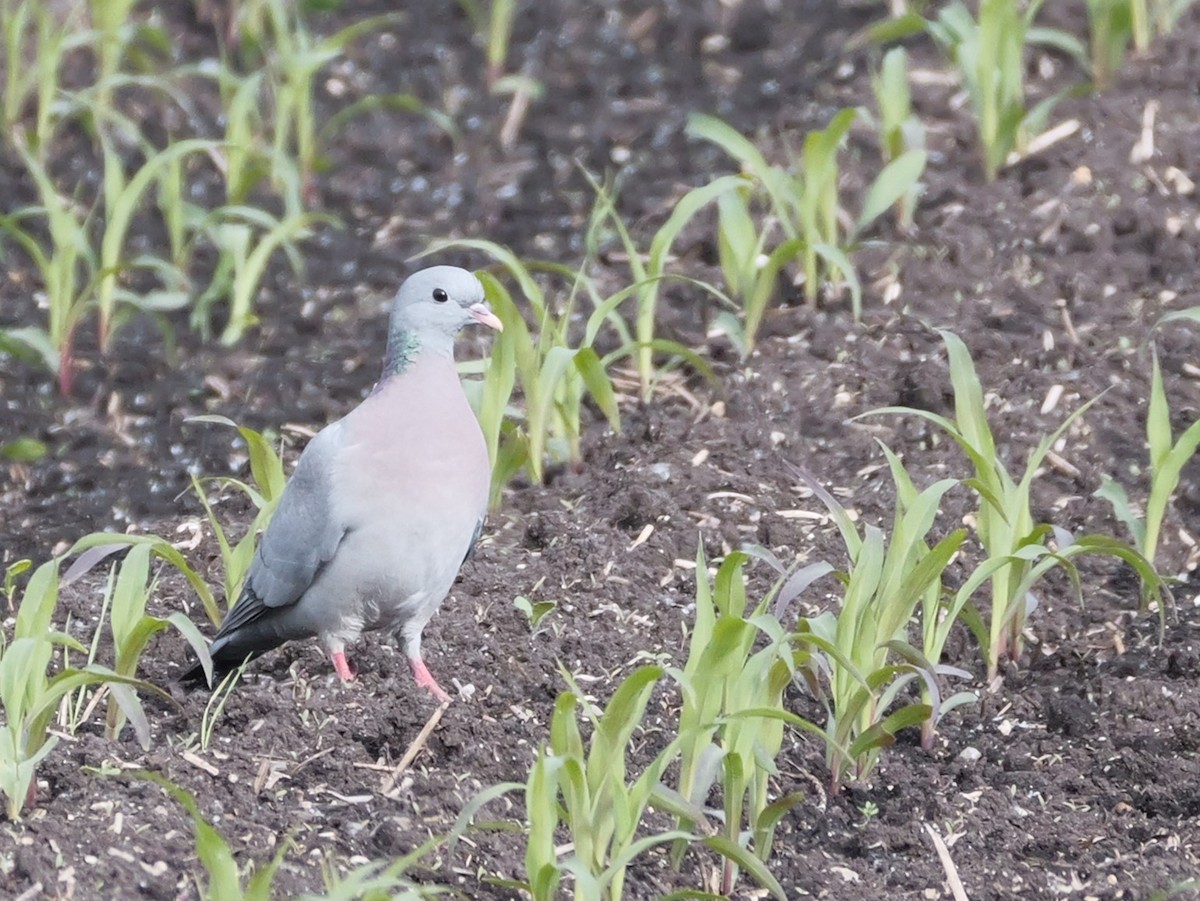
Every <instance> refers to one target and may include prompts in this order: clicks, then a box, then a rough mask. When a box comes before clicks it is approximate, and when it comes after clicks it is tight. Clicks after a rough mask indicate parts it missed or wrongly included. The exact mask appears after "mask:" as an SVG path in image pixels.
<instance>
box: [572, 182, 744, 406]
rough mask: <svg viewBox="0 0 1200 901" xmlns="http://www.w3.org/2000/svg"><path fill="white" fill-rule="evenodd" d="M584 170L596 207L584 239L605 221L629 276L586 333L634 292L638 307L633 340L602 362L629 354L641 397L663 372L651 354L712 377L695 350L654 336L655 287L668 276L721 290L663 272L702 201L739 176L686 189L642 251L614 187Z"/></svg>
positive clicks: (651, 389) (599, 309)
mask: <svg viewBox="0 0 1200 901" xmlns="http://www.w3.org/2000/svg"><path fill="white" fill-rule="evenodd" d="M584 174H585V175H586V176H587V179H588V181H589V182H590V183H591V185H592V188H593V190H595V192H596V207H595V209H594V211H593V213H592V220H591V224H590V225H589V228H588V242H589V244H590V245H594V244H595V243H596V242H597V241H598V235H599V233H600V230H601V228H602V226H603V225H604V224H605V223H608V224H609V225H610V226H611V227H612V229H613V231H614V232H615V233H616V235H617V238H618V240H619V243H620V245H621V248H622V250H623V251H624V253H625V256H626V258H627V260H628V264H629V274H630V278H631V281H632V284H631V285H630V286H629V288H627V289H626V290H624V291H621V292H618V293H617V294H616V295H614V296H613V297H611V298H608V299H607V300H605V301H603V303H602V304H601V306H599V307H597V311H596V312H597V316H598V317H599V318H597V316H593V319H592V323H591V324H590V325H589V332H594V330H595V328H598V323H599V322H600V321H607V320H608V319H609V318H610V316H611V314H612V313H614V312H615V311H616V309H617V307H618V306H619V305H620V304H622V303H623V302H624V301H625V300H626V299H627V298H630V297H632V298H633V301H634V304H635V306H636V311H635V313H634V328H633V334H632V339H631V340H628V339H627V341H626V344H625V345H624V346H623V347H621V348H619V349H618V350H617V351H616V352H614V353H612V354H609V355H608V357H607V358H606V362H607V363H613V362H616V360H618V359H621V358H623V357H626V356H632V357H633V360H634V363H635V366H636V368H637V373H638V381H639V383H640V385H641V399H642V401H643V402H647V401H649V400H650V397H651V396H652V395H653V393H654V387H655V385H656V384H657V382H658V377H659V375H660V374H661V372H663V371H665V369H664V370H660V369H658V368H657V367H656V366H655V354H669V355H672V356H673V357H675V358H676V359H677V360H682V361H684V362H686V363H687V364H688V365H690V366H691V367H692V368H693V369H696V370H697V371H698V372H700V373H702V374H704V375H706V376H708V377H710V378H711V373H712V369H711V367H709V366H708V364H707V363H706V362H705V361H704V359H703V358H702V357H701V356H700V355H699V354H697V353H696V352H695V351H693V350H691V349H690V348H687V347H684V346H683V345H682V344H680V343H679V342H678V341H669V340H667V339H664V338H658V337H655V331H656V327H657V324H658V320H657V310H658V291H659V288H660V286H661V283H662V282H663V281H664V280H665V279H668V278H672V279H677V280H680V281H684V282H686V283H688V284H690V285H692V286H693V287H698V288H701V289H702V290H705V291H707V292H709V293H716V294H719V292H716V291H715V289H713V288H712V286H710V285H706V284H705V283H703V282H699V281H696V280H695V279H686V278H680V277H678V276H672V275H669V274H668V273H667V271H666V264H667V260H668V257H669V255H670V252H671V247H672V245H673V244H674V243H675V239H676V238H677V237H679V233H680V232H682V231H683V229H684V227H685V226H686V225H687V224H688V223H689V222H690V221H691V220H692V219H693V218H695V216H696V214H697V213H699V212H700V210H702V209H703V208H704V207H705V206H707V205H708V204H710V203H712V202H713V201H715V200H716V199H717V198H718V197H719V196H720V195H721V194H723V193H724V192H726V191H728V190H731V189H732V188H734V187H736V186H737V184H738V180H737V179H736V178H735V177H732V176H730V177H728V178H725V179H717V180H716V181H714V182H713V183H712V184H709V185H704V186H703V187H700V188H695V189H693V190H691V191H689V192H688V193H687V194H685V195H684V196H683V197H682V198H680V200H679V202H678V203H677V204H676V205H675V208H674V209H673V210H672V211H671V215H670V216H668V217H667V221H666V222H664V223H663V224H662V226H661V227H660V228H659V229H658V231H657V232H655V233H654V236H653V237H652V238H651V240H650V249H649V252H648V253H646V254H644V255H643V253H642V251H641V250H640V249H639V248H638V246H637V244H636V243H635V242H634V240H633V238H632V236H631V235H630V233H629V229H628V228H627V227H626V226H625V222H624V220H622V219H621V216H620V213H619V212H618V211H617V207H616V198H615V196H614V194H613V192H612V191H611V190H609V189H608V188H606V187H605V186H603V185H601V184H600V183H599V182H597V181H596V180H595V178H593V177H592V175H591V174H590V173H586V172H585V173H584ZM601 312H603V316H599V314H600V313H601ZM627 333H628V332H627V330H626V334H627Z"/></svg>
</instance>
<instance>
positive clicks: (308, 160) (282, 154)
mask: <svg viewBox="0 0 1200 901" xmlns="http://www.w3.org/2000/svg"><path fill="white" fill-rule="evenodd" d="M266 12H267V17H268V21H269V22H270V32H271V39H270V41H269V42H267V43H269V44H270V48H271V63H270V66H269V69H270V72H271V81H272V85H271V87H272V92H273V94H274V98H275V106H274V122H273V125H274V157H275V159H277V160H283V159H287V158H288V157H289V156H294V157H295V158H296V160H297V161H298V162H299V167H300V172H301V179H302V182H303V184H304V185H305V189H304V191H305V194H306V195H307V197H308V199H309V200H310V201H311V200H312V199H313V197H312V192H313V184H312V179H313V176H314V175H315V173H316V171H317V168H318V166H319V164H320V160H319V158H318V148H317V139H316V137H317V128H316V111H315V109H314V105H313V84H314V81H315V80H316V76H317V73H318V72H319V71H320V70H321V69H322V68H324V67H325V66H326V65H328V64H329V63H331V62H333V61H334V60H335V59H337V58H338V57H340V56H341V55H342V54H343V53H344V52H345V49H346V46H347V45H348V44H350V43H352V42H353V41H356V40H358V39H359V38H360V37H363V36H365V35H369V34H373V33H375V32H377V31H379V30H381V29H383V28H386V27H389V26H391V25H394V24H396V23H398V22H400V21H401V20H402V19H403V16H402V14H400V13H396V12H393V13H385V14H383V15H379V16H370V17H368V18H365V19H362V20H360V21H358V22H355V23H354V24H353V25H349V26H347V27H345V28H343V29H341V30H340V31H338V32H336V33H334V34H332V35H329V36H328V37H325V38H321V39H318V38H317V37H316V36H315V35H314V34H313V33H312V32H311V31H310V30H309V28H308V25H307V24H306V22H305V21H304V15H303V10H302V7H301V6H300V5H298V4H294V3H289V2H287V0H267V2H266ZM276 187H279V186H278V185H277V186H276Z"/></svg>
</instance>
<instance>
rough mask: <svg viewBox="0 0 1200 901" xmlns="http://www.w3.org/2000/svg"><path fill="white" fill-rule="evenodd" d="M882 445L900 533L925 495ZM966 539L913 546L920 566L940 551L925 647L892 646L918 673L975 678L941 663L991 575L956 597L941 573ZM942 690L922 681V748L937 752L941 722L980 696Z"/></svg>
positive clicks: (926, 613) (926, 602) (925, 614)
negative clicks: (963, 613) (972, 599)
mask: <svg viewBox="0 0 1200 901" xmlns="http://www.w3.org/2000/svg"><path fill="white" fill-rule="evenodd" d="M879 446H880V447H881V448H882V449H883V453H884V456H885V457H886V458H887V462H888V469H889V470H890V471H891V475H892V482H893V484H894V485H895V488H896V523H897V526H896V528H895V529H894V534H897V535H898V534H899V532H900V528H901V526H902V523H903V521H904V517H907V516H909V515H911V513H912V511H914V510H916V509H919V507H920V505H921V503H922V495H921V493H920V492H918V491H917V488H916V486H915V485H914V484H913V481H912V477H911V476H910V475H909V473H908V470H906V469H905V468H904V464H903V463H902V462H901V460H900V458H899V457H898V456H896V454H895V453H893V452H892V450H891V448H889V447H888V446H887V445H886V444H883V443H882V442H880V445H879ZM966 537H967V532H966V530H965V529H956V530H955V531H954V532H952V533H951V534H950V535H948V536H946V538H945V539H944V540H943V542H942V543H940V544H939V545H938V546H937V547H935V548H933V549H930V548H929V547H928V546H927V544H926V542H925V539H924V537H923V536H921V537H918V538H917V539H916V540H915V542H914V543H913V545H912V560H913V562H915V563H916V564H917V565H918V566H920V565H924V564H925V563H926V561H927V560H928V558H929V556H930V555H931V554H935V553H936V556H935V557H934V559H933V560H929V563H930V564H932V566H934V567H935V568H937V569H939V570H941V571H939V572H938V573H937V574H936V575H935V576H934V577H933V578H932V579H931V580H930V581H929V584H928V585H927V586H926V588H925V590H924V591H923V592H922V593H921V617H920V620H921V649H920V651H918V650H916V649H915V648H913V647H912V645H911V644H909V643H908V642H907V641H900V642H897V643H894V644H892V645H890V646H889V647H890V648H891V649H892V650H893V651H894V652H895V653H896V654H898V655H899V656H900V657H901V658H902V659H904V660H907V661H908V662H910V663H911V664H912V665H913V666H915V667H916V668H917V671H919V672H922V673H925V674H929V673H932V674H933V675H934V676H935V677H939V681H940V678H946V677H951V676H953V677H955V678H959V679H968V678H970V676H971V674H970V673H968V672H967V671H965V670H962V669H958V668H956V667H952V666H947V665H946V664H943V663H942V662H941V660H942V652H943V651H944V649H945V647H946V642H947V641H948V640H949V637H950V631H951V629H952V628H953V627H954V625H955V623H956V622H958V617H959V614H960V612H961V611H962V609H963V605H964V604H965V603H966V601H967V600H968V599H969V598H970V597H971V596H972V594H973V593H974V590H975V588H976V587H978V585H979V584H980V582H982V580H983V579H984V578H986V575H987V571H986V568H985V567H981V569H983V570H984V573H983V575H982V576H976V577H973V579H974V586H972V585H971V584H970V583H971V581H972V580H968V585H966V586H963V587H962V588H960V590H959V592H958V594H957V595H955V596H954V597H953V598H951V596H950V595H949V593H948V591H947V589H946V588H945V586H944V585H943V579H942V576H943V573H944V571H945V568H946V566H947V565H948V564H949V563H950V561H952V560H953V559H954V558H955V557H956V556H957V555H958V554H959V552H960V549H961V547H962V544H963V542H964V540H965V539H966ZM937 689H938V682H934V684H933V685H932V686H930V685H929V684H928V683H927V682H924V681H923V682H922V684H921V700H922V701H923V702H924V703H926V704H928V705H929V709H930V715H929V718H928V719H926V720H924V721H923V722H922V723H921V747H923V748H924V749H925V750H927V751H931V750H933V745H934V737H935V735H936V731H937V726H938V723H939V722H940V721H941V719H942V717H944V716H945V715H946V714H947V713H949V712H950V711H952V710H954V709H955V708H956V707H961V706H962V705H963V704H972V703H974V702H975V701H977V700H978V696H977V695H976V693H975V692H973V691H960V692H956V693H955V694H952V695H950V696H949V697H945V696H943V695H942V694H941V693H940V692H939V691H938V690H937Z"/></svg>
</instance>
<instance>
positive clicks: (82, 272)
mask: <svg viewBox="0 0 1200 901" xmlns="http://www.w3.org/2000/svg"><path fill="white" fill-rule="evenodd" d="M17 149H18V152H19V153H20V156H21V159H22V161H23V162H24V163H25V168H26V171H28V173H29V175H30V177H31V179H32V180H33V184H34V187H35V188H36V189H37V192H38V195H39V198H40V201H41V202H40V204H38V205H37V206H30V207H23V208H21V209H18V210H16V211H15V212H13V213H11V214H9V215H6V216H0V232H2V233H5V234H7V235H8V236H9V237H11V238H12V239H13V240H14V241H16V242H17V244H19V245H20V247H21V249H22V250H24V251H25V253H26V254H27V255H28V256H29V258H30V259H31V260H32V261H33V263H34V265H35V266H36V268H37V270H38V273H39V275H40V276H41V279H42V289H43V290H44V291H45V294H46V307H47V321H46V325H45V326H44V327H41V326H27V327H24V328H14V329H7V330H4V331H3V332H2V333H0V337H3V338H6V339H7V342H9V343H14V344H17V345H21V346H23V347H26V348H28V349H29V350H30V351H32V352H33V353H35V354H36V355H37V356H38V357H39V358H40V360H41V362H42V363H43V364H44V365H45V366H46V367H47V368H49V369H51V370H52V371H55V372H57V373H58V387H59V391H60V393H62V394H64V395H66V394H70V392H71V386H72V382H73V378H74V365H75V364H74V350H73V348H74V337H75V329H76V327H77V326H78V324H79V322H80V320H81V319H82V318H83V316H84V314H85V313H86V311H87V309H88V307H89V305H90V302H91V292H92V283H93V279H94V277H95V276H96V274H97V271H98V266H99V263H98V259H97V257H96V253H95V251H94V250H93V249H92V246H91V242H90V239H89V236H88V224H89V219H90V214H89V213H87V212H85V211H84V210H82V209H81V208H80V207H79V205H78V204H76V203H75V202H74V201H73V200H71V199H70V198H67V197H64V196H63V195H62V194H60V193H59V192H58V189H57V188H56V187H55V186H54V182H53V180H52V179H51V177H50V173H49V171H48V170H47V169H46V167H45V166H44V165H43V164H42V162H41V161H40V160H39V159H38V157H37V156H36V155H35V154H34V153H33V151H32V150H31V149H30V148H29V147H28V146H27V145H26V144H25V143H24V142H22V141H21V140H19V139H18V142H17ZM35 218H41V219H44V220H45V225H46V231H47V233H48V236H49V243H48V244H46V245H43V244H42V243H41V241H40V240H39V239H38V238H37V237H35V235H34V232H33V231H32V230H31V229H29V228H28V227H27V226H26V221H27V220H31V219H35Z"/></svg>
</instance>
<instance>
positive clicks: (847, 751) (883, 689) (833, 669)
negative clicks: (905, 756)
mask: <svg viewBox="0 0 1200 901" xmlns="http://www.w3.org/2000/svg"><path fill="white" fill-rule="evenodd" d="M898 462H899V461H898V460H897V461H896V463H897V464H898ZM901 470H902V467H901ZM893 471H894V472H895V470H893ZM802 477H803V478H804V479H805V481H806V482H808V485H809V487H810V488H811V489H812V490H813V491H814V493H815V494H816V495H817V496H818V498H820V500H821V502H822V503H823V504H824V505H825V507H826V509H828V511H829V513H830V516H831V517H832V518H833V521H834V523H835V524H836V525H837V527H838V531H839V532H840V533H841V536H842V541H843V542H844V543H845V546H846V551H847V553H848V555H849V558H850V566H849V567H848V569H847V570H846V571H845V572H842V573H837V574H836V575H837V579H838V581H839V582H841V583H842V585H843V592H842V600H841V606H840V609H839V610H838V612H837V613H836V614H834V613H832V612H828V611H827V612H825V613H822V614H820V615H818V616H816V617H812V618H810V619H807V620H804V621H802V622H801V624H800V629H799V631H798V633H797V639H798V640H800V641H802V642H804V643H805V644H807V645H808V646H809V648H810V650H811V657H810V659H809V660H808V665H807V666H806V667H804V669H803V670H802V671H801V674H802V676H803V678H804V681H805V683H806V684H807V686H808V689H809V691H810V692H811V693H812V694H813V695H814V696H815V697H816V698H817V699H818V700H820V701H821V703H822V704H823V705H824V707H825V710H826V716H827V719H826V725H825V739H826V759H827V761H828V763H829V768H830V775H831V781H830V785H831V791H833V792H835V793H836V792H838V791H840V789H841V785H842V783H843V781H845V780H846V779H847V778H848V777H849V776H851V775H853V776H854V777H856V778H858V779H863V778H865V777H866V776H867V775H869V774H870V772H871V771H872V769H873V768H874V767H875V764H876V762H877V761H878V757H879V754H880V752H881V751H882V750H883V749H884V748H885V747H887V746H888V745H890V744H891V743H892V742H893V741H895V735H896V733H897V732H898V731H900V730H901V729H903V728H905V727H908V726H915V725H919V724H923V723H926V722H936V720H937V718H939V717H940V716H942V715H943V714H944V713H946V712H948V710H949V709H952V708H953V707H954V706H957V705H958V704H960V703H963V702H965V701H967V700H973V699H974V698H973V695H969V694H967V693H963V694H962V695H960V696H956V698H954V699H952V700H951V701H949V702H943V701H942V700H941V692H940V688H939V677H941V676H947V675H956V676H967V675H969V674H967V673H964V672H961V671H958V670H954V669H952V668H949V667H938V666H936V665H935V663H931V662H930V661H929V660H928V659H926V658H924V657H923V656H922V655H921V654H920V653H919V652H917V651H916V650H915V649H914V648H913V647H912V645H911V643H910V639H909V624H910V622H911V620H912V618H913V615H914V613H915V612H916V610H917V609H918V608H921V607H924V608H925V609H926V610H928V609H929V608H930V607H931V606H932V607H934V608H936V604H937V598H938V597H939V596H940V593H941V585H942V575H943V572H944V571H945V569H946V566H947V565H948V564H949V561H950V559H951V558H952V557H953V556H954V554H955V553H956V552H957V551H958V549H959V547H960V546H961V545H962V543H963V541H964V539H965V538H966V531H965V530H962V529H959V530H956V531H954V532H951V533H950V534H949V535H947V536H946V537H945V538H943V539H942V540H941V541H939V542H937V543H936V544H935V545H934V546H933V547H932V548H931V547H930V546H929V544H928V536H929V533H930V531H931V530H932V528H933V523H934V519H935V518H936V516H937V513H938V509H939V505H940V503H941V500H942V498H943V497H944V496H945V494H946V493H947V492H948V491H950V490H951V489H952V488H954V487H955V486H956V485H957V482H956V481H955V480H954V479H942V480H941V481H938V482H935V483H934V484H933V485H930V486H929V487H928V488H926V489H925V490H924V491H921V492H919V493H917V492H915V490H914V491H912V492H911V493H910V492H909V491H903V490H902V491H901V492H900V493H901V494H902V495H905V496H906V497H905V499H904V500H901V499H900V498H898V499H897V503H896V512H895V518H894V522H893V525H892V533H891V536H890V538H889V537H885V535H884V533H883V531H882V530H881V529H879V528H878V527H876V526H873V525H866V526H865V527H864V528H863V532H862V533H861V534H860V533H859V531H858V527H857V526H856V525H855V523H854V520H853V519H852V518H851V516H850V515H849V513H848V512H847V511H846V510H845V508H844V507H842V505H841V504H840V503H838V501H837V500H836V499H835V498H834V497H833V496H832V495H831V494H829V493H828V492H827V491H825V489H824V488H823V487H822V486H821V485H820V484H819V483H817V482H816V481H815V480H813V479H811V478H809V477H808V476H807V475H805V474H803V473H802ZM901 481H902V482H904V483H905V488H906V489H911V488H912V486H911V482H908V481H907V474H905V475H904V476H903V477H902V479H901ZM914 681H915V682H917V683H918V684H919V685H920V687H921V692H922V696H923V698H922V701H921V702H919V703H917V702H905V701H904V700H903V695H902V691H903V690H904V689H905V688H906V687H907V686H908V685H909V684H911V683H913V682H914ZM895 705H899V706H896V709H894V710H893V709H892V708H893V706H895ZM889 711H890V712H889ZM848 765H850V769H851V770H852V772H849V771H848Z"/></svg>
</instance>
